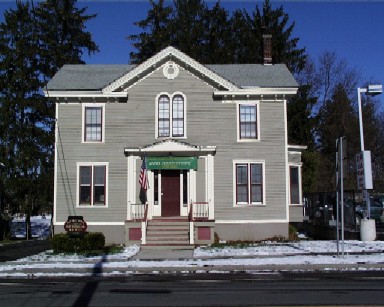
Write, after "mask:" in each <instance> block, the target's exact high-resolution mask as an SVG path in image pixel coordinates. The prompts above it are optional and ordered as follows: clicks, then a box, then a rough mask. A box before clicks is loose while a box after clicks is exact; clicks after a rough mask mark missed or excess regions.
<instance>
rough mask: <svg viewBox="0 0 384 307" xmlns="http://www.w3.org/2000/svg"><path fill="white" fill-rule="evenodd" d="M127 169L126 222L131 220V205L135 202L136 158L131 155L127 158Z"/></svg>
mask: <svg viewBox="0 0 384 307" xmlns="http://www.w3.org/2000/svg"><path fill="white" fill-rule="evenodd" d="M127 164H128V167H127V169H128V170H127V171H128V173H127V220H131V219H132V205H131V204H134V203H135V201H136V189H135V184H136V181H135V178H136V158H135V156H133V155H129V156H128V163H127Z"/></svg>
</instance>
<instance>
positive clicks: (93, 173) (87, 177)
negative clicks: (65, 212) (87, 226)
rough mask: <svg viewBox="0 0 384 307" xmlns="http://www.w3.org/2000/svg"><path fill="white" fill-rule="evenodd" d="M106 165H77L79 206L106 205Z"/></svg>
mask: <svg viewBox="0 0 384 307" xmlns="http://www.w3.org/2000/svg"><path fill="white" fill-rule="evenodd" d="M107 170H108V167H107V164H95V165H92V164H86V165H82V164H79V165H78V178H79V193H78V200H79V202H78V203H79V205H80V206H106V205H107Z"/></svg>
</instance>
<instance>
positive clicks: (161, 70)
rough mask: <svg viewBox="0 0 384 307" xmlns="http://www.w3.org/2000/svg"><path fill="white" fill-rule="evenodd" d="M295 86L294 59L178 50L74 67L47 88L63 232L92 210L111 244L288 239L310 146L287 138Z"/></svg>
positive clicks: (93, 226) (58, 227)
mask: <svg viewBox="0 0 384 307" xmlns="http://www.w3.org/2000/svg"><path fill="white" fill-rule="evenodd" d="M297 88H298V85H297V83H296V81H295V80H294V78H293V76H292V75H291V73H290V72H289V71H288V69H287V67H286V66H285V65H256V64H249V65H241V64H239V65H202V64H200V63H199V62H197V61H195V60H194V59H192V58H190V57H189V56H188V55H186V54H184V53H183V52H180V51H179V50H177V49H175V48H173V47H168V48H166V49H164V50H162V51H161V52H159V53H157V54H156V55H154V56H153V57H152V58H150V59H149V60H147V61H145V62H144V63H142V64H140V65H65V66H64V67H62V68H61V69H60V70H59V72H58V73H57V74H56V75H55V76H54V77H53V78H52V80H51V81H50V82H49V83H48V85H47V89H46V91H45V94H46V96H47V97H49V98H50V99H54V100H55V102H56V142H55V174H54V184H55V185H54V216H53V224H54V230H55V233H59V232H64V227H63V225H64V223H65V222H66V220H67V218H68V216H83V218H84V220H85V221H86V223H87V225H88V231H101V232H103V233H104V234H105V236H106V241H107V243H125V244H131V243H141V244H143V245H144V244H147V245H151V244H166V243H169V244H172V243H173V244H174V245H182V244H184V243H185V244H202V243H208V242H212V240H213V236H214V232H215V233H217V235H218V237H219V238H220V239H222V240H261V239H265V238H270V237H273V236H284V237H287V236H288V224H289V223H290V222H300V221H302V216H303V214H302V201H301V194H302V192H301V151H302V150H303V149H305V147H303V146H289V145H288V142H287V99H288V98H290V97H292V96H293V95H295V94H296V92H297ZM144 157H145V163H144V164H143V159H144ZM143 166H144V168H145V169H144V170H145V171H146V174H147V180H148V189H147V190H146V195H145V196H146V200H145V201H144V204H142V202H141V201H140V199H142V197H141V196H143V195H140V194H141V184H140V183H139V177H140V173H141V169H142V167H143ZM156 225H157V226H156ZM172 227H173V228H172ZM181 229H184V230H181ZM183 231H184V232H183ZM182 232H183V233H182ZM182 237H183V239H182ZM183 242H184V243H183Z"/></svg>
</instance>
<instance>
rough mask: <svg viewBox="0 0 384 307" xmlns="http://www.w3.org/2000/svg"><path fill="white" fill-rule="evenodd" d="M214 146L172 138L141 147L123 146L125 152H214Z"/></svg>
mask: <svg viewBox="0 0 384 307" xmlns="http://www.w3.org/2000/svg"><path fill="white" fill-rule="evenodd" d="M215 151H216V146H194V145H190V144H188V143H184V142H180V141H177V140H173V139H168V140H164V141H160V142H157V143H154V144H151V145H148V146H145V147H142V148H125V149H124V152H125V153H127V154H128V153H137V154H138V153H156V152H196V153H197V152H205V153H214V152H215Z"/></svg>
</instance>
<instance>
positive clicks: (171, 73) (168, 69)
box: [163, 61, 179, 80]
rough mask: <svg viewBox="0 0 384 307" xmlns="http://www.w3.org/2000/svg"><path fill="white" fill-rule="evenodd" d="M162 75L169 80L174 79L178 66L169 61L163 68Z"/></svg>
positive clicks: (177, 72)
mask: <svg viewBox="0 0 384 307" xmlns="http://www.w3.org/2000/svg"><path fill="white" fill-rule="evenodd" d="M163 75H164V77H166V78H167V79H169V80H172V79H175V78H176V77H177V76H178V75H179V66H177V64H176V63H174V62H172V61H169V62H167V63H166V64H165V65H164V67H163Z"/></svg>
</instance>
